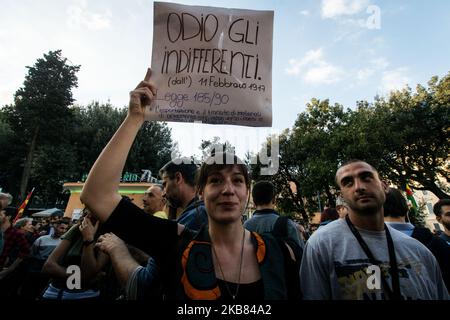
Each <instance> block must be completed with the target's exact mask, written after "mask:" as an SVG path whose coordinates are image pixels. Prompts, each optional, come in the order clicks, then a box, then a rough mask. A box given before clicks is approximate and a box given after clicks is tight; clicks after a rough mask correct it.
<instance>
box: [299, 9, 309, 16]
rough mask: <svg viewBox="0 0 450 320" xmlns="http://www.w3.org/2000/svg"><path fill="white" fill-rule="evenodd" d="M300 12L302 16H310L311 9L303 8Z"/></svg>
mask: <svg viewBox="0 0 450 320" xmlns="http://www.w3.org/2000/svg"><path fill="white" fill-rule="evenodd" d="M300 14H301V15H302V16H309V11H308V10H302V11H300Z"/></svg>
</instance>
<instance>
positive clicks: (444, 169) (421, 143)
mask: <svg viewBox="0 0 450 320" xmlns="http://www.w3.org/2000/svg"><path fill="white" fill-rule="evenodd" d="M342 129H343V130H344V131H343V132H342V134H341V135H340V136H341V137H344V138H343V141H342V143H341V145H342V146H343V150H342V155H343V157H345V158H347V159H348V158H362V159H364V160H367V161H368V162H370V163H371V164H372V165H374V166H375V167H376V168H377V169H378V170H379V171H380V173H381V174H382V175H384V177H385V178H387V179H388V180H390V181H391V182H392V183H393V184H395V185H397V186H399V187H400V188H405V185H406V183H410V184H411V186H412V187H413V188H414V189H417V190H429V191H431V192H433V193H434V194H435V195H436V196H437V197H439V198H448V197H450V195H449V194H448V193H446V192H445V189H444V188H443V187H442V186H441V183H440V180H439V179H444V181H446V182H447V183H449V182H450V175H449V172H450V162H449V155H450V74H449V75H447V76H446V77H444V78H443V79H441V80H440V81H439V80H438V78H437V77H433V78H432V79H431V80H430V82H429V88H428V89H427V88H425V87H423V86H420V85H418V86H417V88H416V92H412V90H411V89H410V88H405V89H403V90H401V91H394V92H391V94H390V95H389V97H388V98H379V97H377V98H376V99H375V102H374V103H373V104H369V103H368V102H365V101H364V102H359V103H358V109H357V110H356V111H351V112H350V120H349V122H348V124H347V125H346V126H344V127H343V128H342ZM345 132H347V134H345Z"/></svg>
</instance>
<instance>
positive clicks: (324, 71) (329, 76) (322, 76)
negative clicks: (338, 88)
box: [303, 64, 343, 84]
mask: <svg viewBox="0 0 450 320" xmlns="http://www.w3.org/2000/svg"><path fill="white" fill-rule="evenodd" d="M342 75H343V70H342V69H341V68H340V67H335V66H333V65H330V64H326V65H323V66H319V67H315V68H311V69H309V70H308V72H306V74H305V76H304V78H303V79H304V80H305V82H308V83H311V84H331V83H336V82H339V81H340V80H341V79H342Z"/></svg>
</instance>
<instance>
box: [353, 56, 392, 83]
mask: <svg viewBox="0 0 450 320" xmlns="http://www.w3.org/2000/svg"><path fill="white" fill-rule="evenodd" d="M388 66H389V62H388V61H387V60H386V58H384V57H378V58H375V59H372V60H370V61H369V64H368V66H366V67H364V68H362V69H359V70H357V71H356V79H357V80H358V81H359V82H364V81H365V80H367V79H369V78H370V77H372V76H373V75H374V74H375V73H376V72H379V71H383V70H385V69H386V68H387V67H388Z"/></svg>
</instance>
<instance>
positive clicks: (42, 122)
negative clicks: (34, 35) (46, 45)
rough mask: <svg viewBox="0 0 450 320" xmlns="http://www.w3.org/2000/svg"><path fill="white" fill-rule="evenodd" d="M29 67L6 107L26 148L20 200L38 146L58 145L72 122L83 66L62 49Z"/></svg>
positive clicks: (22, 163)
mask: <svg viewBox="0 0 450 320" xmlns="http://www.w3.org/2000/svg"><path fill="white" fill-rule="evenodd" d="M27 68H28V74H27V75H26V76H25V81H24V83H23V87H21V88H19V89H18V90H17V91H16V93H15V103H14V104H13V105H10V106H6V107H5V110H4V112H5V115H6V118H7V122H8V124H9V125H10V127H11V128H12V130H13V131H14V133H15V140H16V141H15V142H16V143H17V144H18V145H19V146H20V147H21V148H23V149H21V148H17V150H18V151H20V152H21V155H20V157H21V158H20V159H18V160H19V162H18V163H20V164H21V165H23V170H22V175H21V179H20V181H21V182H20V189H19V199H23V198H24V196H25V192H26V189H27V186H28V181H29V179H30V176H31V174H32V166H33V162H34V157H35V153H36V147H37V146H38V145H40V146H44V145H58V144H59V143H60V142H61V140H64V138H65V136H67V135H69V134H70V130H67V126H68V124H70V123H71V119H72V112H71V110H70V108H69V106H70V105H71V104H72V103H73V96H72V89H73V88H74V87H76V86H77V77H76V73H77V72H78V71H79V69H80V66H77V65H69V64H68V61H67V59H66V58H63V57H62V56H61V50H57V51H50V52H48V53H47V54H44V57H43V58H40V59H38V60H37V62H36V63H35V64H34V65H33V66H32V67H27Z"/></svg>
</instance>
